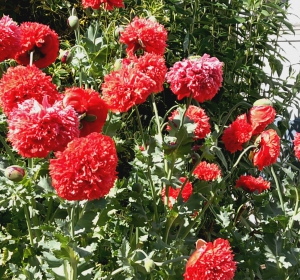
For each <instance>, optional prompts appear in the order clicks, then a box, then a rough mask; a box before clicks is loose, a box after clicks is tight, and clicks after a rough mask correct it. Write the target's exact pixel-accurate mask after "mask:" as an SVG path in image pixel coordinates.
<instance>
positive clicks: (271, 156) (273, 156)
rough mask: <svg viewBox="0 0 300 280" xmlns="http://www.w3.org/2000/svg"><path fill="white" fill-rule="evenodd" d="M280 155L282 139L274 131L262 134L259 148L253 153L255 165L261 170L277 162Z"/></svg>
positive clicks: (269, 130)
mask: <svg viewBox="0 0 300 280" xmlns="http://www.w3.org/2000/svg"><path fill="white" fill-rule="evenodd" d="M279 154H280V138H279V136H278V135H277V132H276V131H275V130H274V129H268V130H266V131H263V132H262V133H261V134H260V142H259V146H258V148H257V149H256V150H254V151H253V159H252V160H253V164H254V166H257V167H258V169H259V170H262V169H263V168H264V167H265V166H269V165H271V164H273V163H275V162H276V160H277V158H278V156H279Z"/></svg>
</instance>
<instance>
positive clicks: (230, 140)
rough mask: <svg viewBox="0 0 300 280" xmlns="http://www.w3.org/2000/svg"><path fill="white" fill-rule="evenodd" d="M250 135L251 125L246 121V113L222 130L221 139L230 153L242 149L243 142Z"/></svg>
mask: <svg viewBox="0 0 300 280" xmlns="http://www.w3.org/2000/svg"><path fill="white" fill-rule="evenodd" d="M251 137H252V126H251V124H249V123H248V120H247V115H246V114H243V115H240V116H238V117H237V118H236V120H235V121H234V122H233V123H232V124H231V125H229V127H227V128H226V129H225V130H224V133H223V136H222V141H223V142H224V145H225V148H226V150H228V151H229V152H231V153H234V152H236V151H238V150H239V151H241V150H243V144H244V143H246V142H247V141H249V140H250V139H251Z"/></svg>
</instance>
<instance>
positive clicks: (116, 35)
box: [114, 25, 124, 39]
mask: <svg viewBox="0 0 300 280" xmlns="http://www.w3.org/2000/svg"><path fill="white" fill-rule="evenodd" d="M123 31H124V26H122V25H120V26H117V27H116V28H115V32H114V35H115V38H116V39H119V37H120V35H121V32H123Z"/></svg>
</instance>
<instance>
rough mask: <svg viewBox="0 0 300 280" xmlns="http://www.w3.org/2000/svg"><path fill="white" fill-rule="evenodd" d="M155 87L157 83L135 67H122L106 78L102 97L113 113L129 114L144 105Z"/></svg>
mask: <svg viewBox="0 0 300 280" xmlns="http://www.w3.org/2000/svg"><path fill="white" fill-rule="evenodd" d="M154 87H155V81H153V80H152V79H151V78H150V77H149V76H147V75H145V74H144V73H142V72H141V71H139V70H138V69H137V68H135V67H131V66H130V65H122V68H121V69H120V70H117V71H113V72H111V73H110V74H108V75H106V76H105V77H104V83H103V84H102V88H101V89H102V97H103V100H104V101H105V102H106V104H107V105H108V108H109V109H110V110H112V111H113V112H127V111H128V110H129V109H130V108H131V107H132V106H134V105H137V104H140V103H143V102H145V101H146V99H147V97H148V96H149V95H150V94H151V92H152V89H153V88H154Z"/></svg>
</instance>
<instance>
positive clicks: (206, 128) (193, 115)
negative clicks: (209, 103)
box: [167, 105, 210, 140]
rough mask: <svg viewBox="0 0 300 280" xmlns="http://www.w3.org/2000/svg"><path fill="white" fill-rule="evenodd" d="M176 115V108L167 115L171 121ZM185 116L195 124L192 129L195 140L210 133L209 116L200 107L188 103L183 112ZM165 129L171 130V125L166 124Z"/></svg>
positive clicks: (177, 113) (177, 112)
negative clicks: (193, 129)
mask: <svg viewBox="0 0 300 280" xmlns="http://www.w3.org/2000/svg"><path fill="white" fill-rule="evenodd" d="M178 115H179V111H178V109H176V110H174V111H173V112H172V114H171V116H170V117H169V122H172V121H173V120H174V118H175V117H176V116H178ZM185 116H186V117H187V118H189V119H190V120H191V121H193V122H194V123H195V124H196V128H195V131H194V139H195V140H199V139H203V138H205V136H206V135H207V134H209V133H210V124H209V117H208V116H207V115H206V113H205V111H204V110H203V109H202V108H200V107H196V106H193V105H190V106H189V107H188V109H187V111H186V113H185ZM174 125H175V124H174ZM167 130H171V127H170V126H168V127H167Z"/></svg>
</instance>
